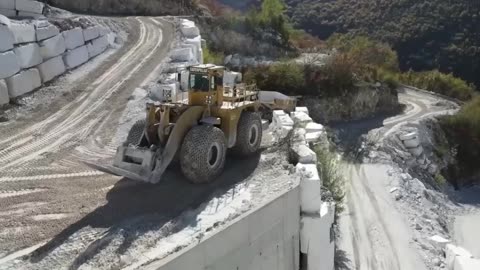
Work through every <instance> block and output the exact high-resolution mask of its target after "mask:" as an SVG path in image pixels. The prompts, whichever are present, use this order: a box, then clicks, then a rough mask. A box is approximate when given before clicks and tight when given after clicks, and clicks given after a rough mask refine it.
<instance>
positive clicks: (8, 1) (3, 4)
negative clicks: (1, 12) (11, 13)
mask: <svg viewBox="0 0 480 270" xmlns="http://www.w3.org/2000/svg"><path fill="white" fill-rule="evenodd" d="M0 9H15V0H2V1H0Z"/></svg>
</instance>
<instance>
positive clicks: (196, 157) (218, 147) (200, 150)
mask: <svg viewBox="0 0 480 270" xmlns="http://www.w3.org/2000/svg"><path fill="white" fill-rule="evenodd" d="M226 153H227V146H226V139H225V135H224V134H223V131H222V130H220V129H219V128H217V127H214V126H209V125H202V126H195V127H193V128H192V129H191V130H190V131H189V132H188V133H187V135H186V136H185V139H184V140H183V144H182V148H181V150H180V166H181V168H182V172H183V174H184V175H185V177H187V178H188V180H190V181H191V182H192V183H195V184H204V183H209V182H212V181H213V180H215V178H216V177H218V176H219V175H220V174H221V173H222V172H223V168H224V167H225V156H226Z"/></svg>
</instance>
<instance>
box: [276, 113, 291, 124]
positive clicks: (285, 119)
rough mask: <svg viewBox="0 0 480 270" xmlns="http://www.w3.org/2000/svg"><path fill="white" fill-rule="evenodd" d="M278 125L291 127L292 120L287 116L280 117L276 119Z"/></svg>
mask: <svg viewBox="0 0 480 270" xmlns="http://www.w3.org/2000/svg"><path fill="white" fill-rule="evenodd" d="M278 124H279V125H280V126H293V120H292V118H290V116H288V115H282V116H279V117H278Z"/></svg>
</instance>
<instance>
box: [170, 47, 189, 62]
mask: <svg viewBox="0 0 480 270" xmlns="http://www.w3.org/2000/svg"><path fill="white" fill-rule="evenodd" d="M170 58H171V59H172V60H173V61H177V62H183V61H192V60H194V59H195V58H194V57H193V52H192V49H191V48H181V49H175V50H172V52H171V53H170Z"/></svg>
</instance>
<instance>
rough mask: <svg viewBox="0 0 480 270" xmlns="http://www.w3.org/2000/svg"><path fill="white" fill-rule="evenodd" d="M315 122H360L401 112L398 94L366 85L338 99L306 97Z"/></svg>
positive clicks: (305, 100) (384, 87)
mask: <svg viewBox="0 0 480 270" xmlns="http://www.w3.org/2000/svg"><path fill="white" fill-rule="evenodd" d="M300 103H301V104H302V105H305V106H307V107H308V109H309V111H310V112H311V117H312V118H313V120H315V121H316V122H319V123H329V122H337V121H350V120H359V119H363V118H367V117H371V116H375V115H377V114H387V115H393V114H396V113H398V112H399V111H401V106H400V103H399V102H398V93H397V91H396V90H393V89H390V88H388V87H387V86H385V85H381V84H377V85H364V86H361V87H359V89H358V91H357V92H356V93H354V94H349V95H346V96H336V97H322V98H318V97H304V98H303V100H302V101H301V102H300Z"/></svg>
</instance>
